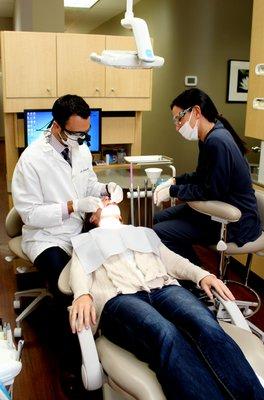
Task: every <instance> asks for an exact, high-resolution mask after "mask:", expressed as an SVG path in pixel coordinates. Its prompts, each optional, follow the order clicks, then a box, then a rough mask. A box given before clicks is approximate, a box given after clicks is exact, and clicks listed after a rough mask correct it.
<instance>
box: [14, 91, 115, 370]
mask: <svg viewBox="0 0 264 400" xmlns="http://www.w3.org/2000/svg"><path fill="white" fill-rule="evenodd" d="M52 116H53V121H52V124H51V128H50V130H47V132H46V133H45V135H43V138H42V139H41V140H39V141H37V142H35V143H33V144H32V145H31V146H29V147H27V148H26V149H25V150H24V152H23V153H22V155H21V157H20V159H19V160H18V163H17V165H16V168H15V170H14V175H13V180H12V195H13V201H14V206H15V208H16V210H17V211H18V213H19V214H20V216H21V218H22V220H23V222H24V226H23V231H22V249H23V251H24V253H25V254H26V255H27V256H28V257H29V259H30V260H31V261H32V262H33V263H34V264H35V266H36V267H37V268H38V269H39V270H40V272H41V273H42V275H43V276H44V278H45V279H46V281H47V282H48V285H49V289H50V290H51V292H52V293H53V295H54V296H55V297H57V298H58V299H59V301H61V298H62V295H61V294H60V292H59V291H58V287H57V282H58V278H59V275H60V272H61V271H62V269H63V268H64V266H65V265H66V263H67V262H68V261H69V259H70V257H71V252H72V246H71V238H72V237H73V236H76V235H78V234H79V233H80V232H81V231H82V227H83V217H84V213H85V212H92V211H95V210H96V209H97V208H98V204H99V201H100V197H103V196H109V197H111V199H112V200H114V201H115V202H117V203H118V202H120V201H122V199H123V192H122V189H121V187H120V186H118V185H117V184H116V183H114V182H110V183H108V184H107V185H105V184H103V183H100V182H98V180H97V177H96V175H95V173H94V171H93V168H92V157H91V153H90V151H89V149H88V147H87V146H86V145H84V144H82V143H83V141H84V139H85V138H86V137H87V135H88V132H89V128H90V118H89V116H90V108H89V106H88V104H87V103H86V102H85V101H84V99H83V98H81V97H79V96H76V95H65V96H63V97H61V98H59V99H57V100H56V101H55V103H54V105H53V108H52ZM68 301H69V300H68V299H67V302H68ZM61 303H64V300H63V301H62V302H61ZM62 306H63V308H65V304H62ZM67 340H68V339H67ZM69 358H71V357H69V356H67V357H66V359H69ZM63 364H65V363H64V362H63Z"/></svg>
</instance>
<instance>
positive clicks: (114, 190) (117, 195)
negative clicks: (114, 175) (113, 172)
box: [107, 182, 123, 203]
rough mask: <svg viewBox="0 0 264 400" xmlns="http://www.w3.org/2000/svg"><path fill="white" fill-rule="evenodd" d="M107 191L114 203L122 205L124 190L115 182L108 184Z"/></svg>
mask: <svg viewBox="0 0 264 400" xmlns="http://www.w3.org/2000/svg"><path fill="white" fill-rule="evenodd" d="M107 191H108V193H109V195H110V199H111V202H112V203H121V201H122V200H123V189H122V188H121V186H119V185H117V184H116V183H115V182H109V183H108V184H107Z"/></svg>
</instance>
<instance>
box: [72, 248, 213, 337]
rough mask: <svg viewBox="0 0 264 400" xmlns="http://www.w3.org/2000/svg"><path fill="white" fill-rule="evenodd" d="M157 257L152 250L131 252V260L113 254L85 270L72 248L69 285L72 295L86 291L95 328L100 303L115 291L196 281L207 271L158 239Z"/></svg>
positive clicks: (148, 289) (77, 295) (105, 300)
mask: <svg viewBox="0 0 264 400" xmlns="http://www.w3.org/2000/svg"><path fill="white" fill-rule="evenodd" d="M159 252H160V257H158V256H157V255H156V254H153V253H148V254H146V253H139V252H134V262H133V263H131V262H129V260H128V259H127V258H126V257H123V256H122V255H113V256H111V257H109V258H108V259H107V261H106V262H105V263H104V264H103V265H101V266H100V267H99V268H98V269H97V270H96V271H94V272H92V273H90V274H87V273H86V272H85V270H84V268H83V266H82V265H81V263H80V261H79V259H78V257H77V255H76V253H75V252H73V256H72V259H71V266H70V287H71V289H72V291H73V293H74V299H75V300H76V299H77V298H78V297H80V296H82V295H84V294H88V293H89V294H90V295H91V296H92V297H93V300H94V306H95V309H96V314H97V325H96V327H94V329H93V330H96V329H97V326H98V323H99V320H100V316H101V313H102V310H103V308H104V305H105V304H106V302H107V301H108V300H110V299H111V298H113V297H115V296H116V295H117V294H120V293H122V294H128V293H136V292H138V291H140V290H146V291H150V290H151V289H153V288H154V287H162V286H165V285H171V284H176V285H177V284H179V283H178V281H177V279H185V280H190V281H193V282H195V283H196V284H197V285H199V282H200V281H201V279H203V278H204V277H205V276H207V275H210V273H209V272H208V271H205V270H203V269H202V268H200V267H198V266H196V265H194V264H192V263H191V262H190V261H189V260H187V259H186V258H183V257H181V256H179V255H177V254H175V253H174V252H172V251H171V250H169V249H168V248H167V247H166V246H164V245H163V244H162V243H161V244H160V246H159Z"/></svg>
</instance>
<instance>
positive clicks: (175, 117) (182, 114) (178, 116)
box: [172, 107, 192, 125]
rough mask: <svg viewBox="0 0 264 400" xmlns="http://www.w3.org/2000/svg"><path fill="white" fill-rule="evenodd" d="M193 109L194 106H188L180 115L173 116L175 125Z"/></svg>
mask: <svg viewBox="0 0 264 400" xmlns="http://www.w3.org/2000/svg"><path fill="white" fill-rule="evenodd" d="M191 110H192V107H189V108H186V109H185V110H182V111H180V112H179V114H178V115H175V116H174V117H173V118H172V121H173V123H174V124H175V125H178V124H179V122H181V119H182V118H183V117H184V115H185V114H187V112H189V111H191Z"/></svg>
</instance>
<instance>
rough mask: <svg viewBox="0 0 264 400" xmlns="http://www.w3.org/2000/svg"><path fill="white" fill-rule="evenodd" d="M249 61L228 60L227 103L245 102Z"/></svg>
mask: <svg viewBox="0 0 264 400" xmlns="http://www.w3.org/2000/svg"><path fill="white" fill-rule="evenodd" d="M248 76H249V61H239V60H229V61H228V78H227V98H226V101H227V102H228V103H245V102H246V101H247V92H248Z"/></svg>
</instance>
